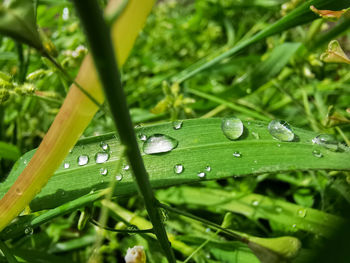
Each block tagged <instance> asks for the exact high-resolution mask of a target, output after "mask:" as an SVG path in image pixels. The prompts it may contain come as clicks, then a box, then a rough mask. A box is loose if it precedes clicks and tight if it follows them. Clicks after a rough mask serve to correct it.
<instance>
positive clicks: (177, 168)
mask: <svg viewBox="0 0 350 263" xmlns="http://www.w3.org/2000/svg"><path fill="white" fill-rule="evenodd" d="M183 171H184V166H183V165H182V164H176V165H175V166H174V172H175V173H176V174H180V173H182V172H183Z"/></svg>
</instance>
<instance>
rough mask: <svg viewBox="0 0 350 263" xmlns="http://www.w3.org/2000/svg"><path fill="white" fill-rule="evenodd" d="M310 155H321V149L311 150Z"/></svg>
mask: <svg viewBox="0 0 350 263" xmlns="http://www.w3.org/2000/svg"><path fill="white" fill-rule="evenodd" d="M312 155H313V156H315V157H317V158H321V157H323V154H322V153H321V151H320V150H317V149H316V150H313V151H312Z"/></svg>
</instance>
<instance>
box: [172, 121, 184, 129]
mask: <svg viewBox="0 0 350 263" xmlns="http://www.w3.org/2000/svg"><path fill="white" fill-rule="evenodd" d="M182 123H183V121H174V122H173V128H174V130H179V129H181V128H182Z"/></svg>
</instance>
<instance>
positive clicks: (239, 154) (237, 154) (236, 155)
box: [232, 152, 242, 158]
mask: <svg viewBox="0 0 350 263" xmlns="http://www.w3.org/2000/svg"><path fill="white" fill-rule="evenodd" d="M232 155H233V156H234V157H236V158H241V157H242V154H241V153H240V152H234V153H233V154H232Z"/></svg>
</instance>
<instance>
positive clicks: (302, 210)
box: [297, 208, 307, 217]
mask: <svg viewBox="0 0 350 263" xmlns="http://www.w3.org/2000/svg"><path fill="white" fill-rule="evenodd" d="M306 213H307V210H306V209H305V208H300V209H298V211H297V214H298V216H299V217H305V216H306Z"/></svg>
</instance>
